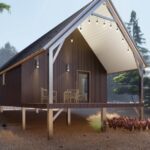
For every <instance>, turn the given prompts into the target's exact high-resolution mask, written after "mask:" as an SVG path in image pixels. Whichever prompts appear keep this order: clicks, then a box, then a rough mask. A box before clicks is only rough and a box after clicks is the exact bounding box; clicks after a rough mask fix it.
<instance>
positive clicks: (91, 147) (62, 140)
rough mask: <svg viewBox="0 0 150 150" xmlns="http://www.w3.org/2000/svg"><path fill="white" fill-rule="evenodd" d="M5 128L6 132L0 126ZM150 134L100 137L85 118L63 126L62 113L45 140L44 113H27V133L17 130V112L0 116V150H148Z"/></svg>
mask: <svg viewBox="0 0 150 150" xmlns="http://www.w3.org/2000/svg"><path fill="white" fill-rule="evenodd" d="M3 123H5V124H6V125H7V127H6V128H4V127H2V124H3ZM149 149H150V131H145V132H143V131H140V132H138V131H133V132H130V131H125V130H123V129H122V130H121V129H117V130H116V131H114V130H113V129H107V131H106V132H104V133H99V132H96V131H95V130H93V129H92V127H90V125H89V123H88V121H87V120H86V118H84V117H81V116H79V115H75V114H73V115H72V123H71V125H70V126H67V123H66V113H63V114H62V115H61V116H60V117H59V118H58V119H57V120H56V122H55V123H54V137H53V139H51V140H47V128H46V112H40V113H39V114H36V113H35V112H28V113H27V129H26V131H23V130H22V129H21V112H20V111H15V112H14V111H9V112H4V113H2V114H0V150H149Z"/></svg>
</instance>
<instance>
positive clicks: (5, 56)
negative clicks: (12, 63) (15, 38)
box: [0, 42, 17, 67]
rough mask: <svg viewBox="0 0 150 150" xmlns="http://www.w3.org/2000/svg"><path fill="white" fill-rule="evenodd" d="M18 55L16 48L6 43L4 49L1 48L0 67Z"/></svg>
mask: <svg viewBox="0 0 150 150" xmlns="http://www.w3.org/2000/svg"><path fill="white" fill-rule="evenodd" d="M16 54H17V51H16V49H15V47H13V46H11V45H10V43H9V42H8V43H6V44H5V46H4V47H2V48H0V67H1V66H2V65H4V64H5V63H6V62H7V61H8V60H10V59H11V58H12V57H13V56H15V55H16Z"/></svg>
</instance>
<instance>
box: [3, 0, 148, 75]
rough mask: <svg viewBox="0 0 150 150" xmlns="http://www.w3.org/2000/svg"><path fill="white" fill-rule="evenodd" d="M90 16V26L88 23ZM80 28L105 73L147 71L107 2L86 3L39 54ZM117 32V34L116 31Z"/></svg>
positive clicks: (111, 6) (102, 0) (6, 69)
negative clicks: (143, 69)
mask: <svg viewBox="0 0 150 150" xmlns="http://www.w3.org/2000/svg"><path fill="white" fill-rule="evenodd" d="M92 14H93V15H92ZM94 15H96V16H99V17H101V18H104V20H105V21H106V22H107V25H105V27H104V26H103V23H102V22H103V21H102V22H101V23H100V22H99V24H98V25H97V24H96V19H97V17H96V16H94ZM89 16H90V20H91V24H89V23H88V19H89ZM102 20H103V19H102ZM80 26H82V29H83V30H82V31H81V30H80V32H81V34H82V35H83V37H84V38H85V40H86V41H87V43H88V44H89V46H90V47H91V49H92V50H93V52H94V53H95V54H96V56H97V58H98V59H99V61H100V62H101V63H102V64H103V66H104V67H105V69H106V71H107V73H115V72H122V71H128V70H134V69H139V70H142V69H141V68H143V67H146V63H145V62H144V60H143V58H142V57H141V55H140V53H139V51H138V49H137V47H136V44H135V43H134V41H133V39H132V38H131V37H130V35H129V33H128V31H127V30H126V28H125V25H124V24H123V22H122V20H121V18H120V17H119V15H118V13H117V11H116V9H115V7H114V6H113V4H112V2H111V1H110V0H94V1H92V2H91V3H89V4H88V5H87V6H86V7H84V9H82V11H81V12H80V13H79V14H78V15H77V16H76V17H75V18H74V19H73V20H71V21H70V22H69V23H68V24H67V25H65V27H64V28H63V29H62V30H61V31H59V32H58V33H56V35H55V36H54V37H53V38H52V39H50V41H49V42H47V43H46V44H45V45H44V46H43V47H41V49H42V51H43V50H48V49H49V50H54V49H55V48H56V47H58V45H60V44H61V43H62V42H63V41H64V40H65V39H66V38H67V37H68V36H69V35H70V34H71V33H72V32H73V31H74V30H75V29H77V28H80ZM117 28H118V30H117V31H116V29H117ZM122 39H123V40H122ZM37 42H38V41H37ZM41 49H40V50H41ZM37 53H38V52H37ZM28 57H30V59H32V57H35V55H34V53H33V54H32V55H30V56H28ZM28 57H27V58H24V59H23V60H21V61H18V62H17V63H15V64H13V65H11V66H9V67H7V68H5V69H3V70H1V72H0V75H1V74H3V73H6V72H7V71H9V70H11V69H13V68H14V67H16V66H18V65H20V64H22V63H24V62H25V61H27V60H28ZM24 60H25V61H24Z"/></svg>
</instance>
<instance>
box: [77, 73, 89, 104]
mask: <svg viewBox="0 0 150 150" xmlns="http://www.w3.org/2000/svg"><path fill="white" fill-rule="evenodd" d="M89 76H90V74H89V72H84V71H78V89H79V94H80V101H81V102H89V83H90V82H89V79H90V77H89Z"/></svg>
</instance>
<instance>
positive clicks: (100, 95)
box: [54, 30, 107, 103]
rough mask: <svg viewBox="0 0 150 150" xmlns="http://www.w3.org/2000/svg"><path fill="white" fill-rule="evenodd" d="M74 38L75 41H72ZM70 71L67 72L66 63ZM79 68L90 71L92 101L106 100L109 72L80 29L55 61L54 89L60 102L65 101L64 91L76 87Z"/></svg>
mask: <svg viewBox="0 0 150 150" xmlns="http://www.w3.org/2000/svg"><path fill="white" fill-rule="evenodd" d="M71 39H73V43H71ZM67 64H69V65H70V72H66V65H67ZM77 70H83V71H90V73H91V82H90V102H105V101H106V99H107V98H106V97H107V87H106V86H107V73H106V71H105V69H104V67H103V66H102V64H101V63H100V62H99V60H98V59H97V57H96V56H95V54H94V53H93V51H92V50H91V48H90V47H89V45H88V44H87V43H86V41H85V40H84V38H83V37H82V35H81V34H80V32H79V31H78V30H75V31H74V32H73V33H72V34H71V35H70V36H69V37H68V38H67V39H66V41H65V43H64V45H63V47H62V50H61V51H60V53H59V55H58V57H57V60H56V62H55V63H54V90H56V91H57V92H58V102H60V103H62V102H63V92H64V91H65V90H67V89H76V88H78V87H77V83H76V81H77Z"/></svg>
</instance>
